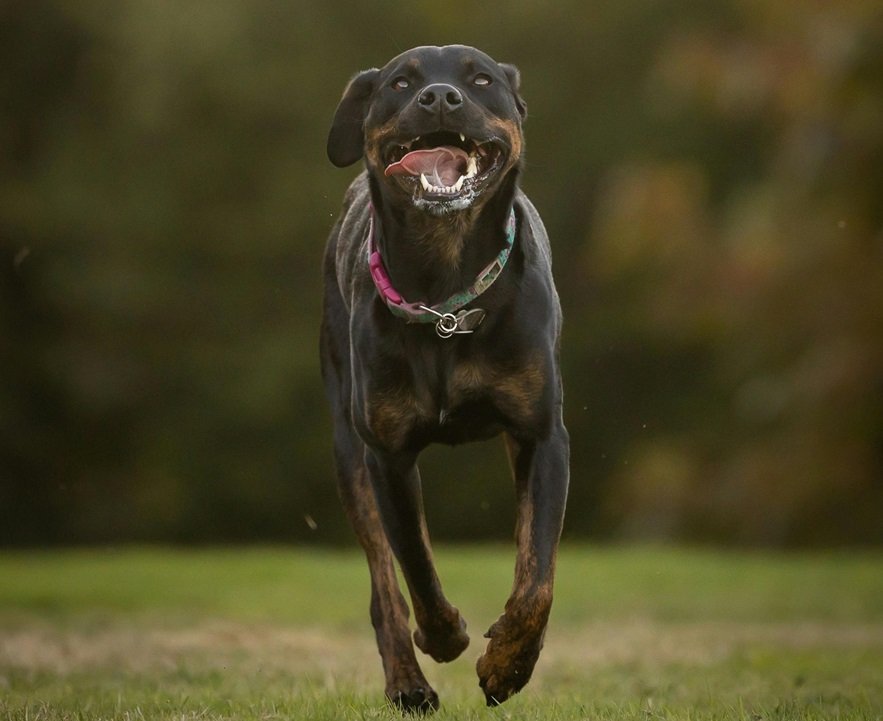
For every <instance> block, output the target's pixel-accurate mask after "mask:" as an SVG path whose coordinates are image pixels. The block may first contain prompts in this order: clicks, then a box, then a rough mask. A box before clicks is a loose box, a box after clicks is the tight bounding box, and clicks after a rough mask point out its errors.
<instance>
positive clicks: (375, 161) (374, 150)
mask: <svg viewBox="0 0 883 721" xmlns="http://www.w3.org/2000/svg"><path fill="white" fill-rule="evenodd" d="M397 123H398V117H394V118H392V119H391V120H388V121H387V122H386V123H384V124H383V125H381V126H380V127H379V128H370V129H369V130H367V131H366V132H365V158H366V159H367V160H368V162H369V163H370V164H371V165H373V166H374V167H376V168H383V167H384V165H383V157H382V156H381V153H380V149H381V147H382V146H383V144H384V142H386V140H387V139H388V138H394V137H396V136H397V135H398V124H397Z"/></svg>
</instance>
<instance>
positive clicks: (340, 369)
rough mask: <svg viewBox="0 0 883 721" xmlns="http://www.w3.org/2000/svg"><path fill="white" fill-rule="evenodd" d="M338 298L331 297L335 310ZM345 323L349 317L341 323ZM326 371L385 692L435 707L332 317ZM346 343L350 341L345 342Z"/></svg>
mask: <svg viewBox="0 0 883 721" xmlns="http://www.w3.org/2000/svg"><path fill="white" fill-rule="evenodd" d="M333 302H334V299H332V301H331V303H328V302H327V301H326V313H332V314H333V311H334V307H333ZM341 325H342V327H343V328H344V329H345V328H346V322H345V321H344V322H343V323H342V324H340V323H338V324H336V329H339V328H340V327H341ZM321 342H322V372H323V376H324V378H325V386H326V390H327V393H328V399H329V401H330V403H331V410H332V416H333V418H334V457H335V465H336V468H337V481H338V492H339V494H340V498H341V501H342V503H343V507H344V510H345V512H346V515H347V517H348V518H349V521H350V524H351V525H352V527H353V530H354V531H355V534H356V538H357V539H358V541H359V543H360V544H361V546H362V548H363V550H364V551H365V556H366V558H367V561H368V569H369V572H370V575H371V623H372V624H373V626H374V631H375V635H376V637H377V648H378V650H379V651H380V657H381V659H382V662H383V672H384V675H385V677H386V696H387V698H388V699H389V700H390V702H391V703H393V704H394V705H395V706H397V707H399V708H401V709H402V710H404V711H432V710H435V709H437V708H438V695H437V694H436V693H435V691H434V690H433V689H432V687H431V686H430V685H429V682H428V681H427V680H426V677H425V676H424V675H423V671H422V670H421V669H420V665H419V664H418V663H417V657H416V655H415V653H414V646H413V644H412V642H411V634H410V629H409V626H408V604H407V603H406V601H405V598H404V596H403V595H402V593H401V591H400V589H399V584H398V579H397V578H396V573H395V567H394V565H393V554H392V550H391V549H390V546H389V543H388V541H387V540H386V535H385V534H384V532H383V526H382V524H381V522H380V515H379V513H378V510H377V503H376V501H375V500H374V492H373V490H372V488H371V485H370V482H369V479H368V472H367V469H366V468H365V460H364V458H365V448H364V444H363V443H362V441H361V439H359V437H358V436H357V435H356V433H355V431H354V430H353V428H352V424H351V421H350V412H349V407H348V404H347V402H346V399H348V398H349V377H350V376H349V367H348V365H349V364H348V360H347V359H348V357H349V355H348V353H347V352H344V353H339V352H338V350H339V349H340V348H341V346H340V345H339V342H340V338H335V333H334V330H332V328H331V327H330V326H329V323H328V319H327V318H326V321H325V323H323V327H322V341H321ZM344 347H345V346H344Z"/></svg>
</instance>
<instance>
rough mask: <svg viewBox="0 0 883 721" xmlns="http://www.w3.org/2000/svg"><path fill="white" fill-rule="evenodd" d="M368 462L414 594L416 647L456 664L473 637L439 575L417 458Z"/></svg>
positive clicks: (370, 457)
mask: <svg viewBox="0 0 883 721" xmlns="http://www.w3.org/2000/svg"><path fill="white" fill-rule="evenodd" d="M366 460H367V465H368V470H369V472H370V474H371V480H372V483H373V485H374V491H375V495H376V498H377V504H378V506H379V508H380V514H381V518H382V520H383V526H384V529H385V530H386V535H387V538H388V539H389V542H390V545H391V546H392V549H393V552H394V553H395V555H396V558H397V559H398V561H399V564H400V566H401V568H402V573H403V575H404V577H405V582H406V583H407V584H408V590H409V591H410V593H411V603H412V605H413V607H414V617H415V619H416V621H417V630H416V631H415V632H414V643H416V644H417V647H418V648H419V649H420V650H421V651H423V652H424V653H426V654H429V655H430V656H431V657H432V658H434V659H435V660H436V661H452V660H453V659H455V658H457V656H459V655H460V654H461V653H462V652H463V650H464V649H465V648H466V647H467V646H468V645H469V636H468V635H467V634H466V623H465V621H464V620H463V619H462V617H461V616H460V612H459V611H458V610H457V609H456V608H455V607H454V606H452V605H451V604H450V602H448V600H447V599H446V598H445V596H444V593H443V592H442V588H441V582H440V581H439V578H438V574H437V573H436V571H435V565H434V564H433V560H432V550H431V548H430V544H429V533H428V531H427V528H426V519H425V517H424V513H423V495H422V490H421V486H420V474H419V472H418V470H417V465H416V457H415V456H414V455H412V454H400V453H399V454H391V453H384V452H377V451H372V450H368V451H367V453H366Z"/></svg>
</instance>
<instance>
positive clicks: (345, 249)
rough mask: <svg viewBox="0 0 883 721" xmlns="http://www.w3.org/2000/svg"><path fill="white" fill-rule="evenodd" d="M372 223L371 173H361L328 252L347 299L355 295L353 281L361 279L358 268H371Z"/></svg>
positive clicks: (346, 200)
mask: <svg viewBox="0 0 883 721" xmlns="http://www.w3.org/2000/svg"><path fill="white" fill-rule="evenodd" d="M370 223H371V192H370V189H369V186H368V173H367V171H363V172H362V173H360V174H359V175H358V176H357V177H356V178H355V179H354V180H353V182H352V183H350V186H349V188H347V191H346V194H345V195H344V198H343V206H342V207H341V211H340V217H339V218H338V220H337V223H336V224H335V227H334V229H333V230H332V232H331V235H330V237H329V241H328V253H329V255H330V256H331V257H332V258H333V260H334V269H335V274H336V276H337V283H338V286H339V287H340V291H341V293H342V295H343V297H344V299H348V298H349V297H350V294H351V292H352V288H351V287H350V286H351V284H352V283H353V279H354V278H357V277H360V275H366V274H359V273H358V272H357V266H358V265H359V264H364V265H365V266H366V268H367V247H366V245H365V244H366V243H367V241H368V229H369V225H370Z"/></svg>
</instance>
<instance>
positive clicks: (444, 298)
mask: <svg viewBox="0 0 883 721" xmlns="http://www.w3.org/2000/svg"><path fill="white" fill-rule="evenodd" d="M518 88H519V75H518V71H517V70H516V68H514V67H513V66H511V65H505V64H502V63H497V62H495V61H494V60H492V59H491V58H490V57H488V56H487V55H485V54H484V53H482V52H480V51H478V50H475V49H474V48H469V47H464V46H446V47H420V48H415V49H413V50H409V51H407V52H405V53H403V54H402V55H399V56H398V57H396V58H394V59H393V60H391V61H390V62H389V63H387V64H386V65H385V66H384V67H383V68H382V69H379V70H378V69H372V70H365V71H364V72H361V73H359V74H358V75H356V76H355V77H354V78H353V79H352V81H351V82H350V83H349V85H348V86H347V88H346V90H345V91H344V94H343V98H342V99H341V101H340V105H339V106H338V107H337V111H336V113H335V115H334V120H333V122H332V125H331V132H330V134H329V136H328V157H329V158H330V159H331V162H333V163H334V164H335V165H337V166H338V167H344V166H348V165H351V164H352V163H355V162H356V161H357V160H359V159H360V158H362V157H363V156H364V158H365V165H366V167H367V171H366V172H363V173H362V174H361V175H359V177H358V178H356V180H355V181H354V182H353V184H352V185H351V186H350V188H349V190H348V191H347V194H346V197H345V199H344V206H343V212H342V214H341V216H340V219H339V220H338V222H337V224H336V225H335V227H334V229H333V230H332V232H331V236H330V238H329V241H328V247H327V249H326V254H325V261H324V273H325V308H324V318H323V323H322V337H321V351H322V372H323V377H324V380H325V385H326V390H327V393H328V398H329V401H330V403H331V408H332V413H333V416H334V451H335V460H336V467H337V473H338V480H339V488H340V495H341V497H342V500H343V504H344V507H345V509H346V512H347V515H348V516H349V519H350V521H351V523H352V525H353V528H354V529H355V532H356V535H357V536H358V539H359V541H360V543H361V545H362V546H363V548H364V550H365V554H366V555H367V558H368V565H369V567H370V572H371V620H372V622H373V624H374V628H375V630H376V634H377V645H378V647H379V649H380V655H381V657H382V659H383V668H384V672H385V674H386V695H387V697H388V698H389V699H390V700H391V701H392V702H393V703H395V704H396V705H398V706H400V707H402V708H403V709H417V710H430V709H435V708H437V707H438V696H437V695H436V693H435V691H433V690H432V688H431V687H430V686H429V684H428V683H427V681H426V678H425V677H424V676H423V672H422V671H421V670H420V667H419V665H418V664H417V659H416V657H415V654H414V648H413V646H412V644H411V636H410V632H409V629H408V606H407V604H406V602H405V599H404V598H403V596H402V594H401V592H400V590H399V587H398V583H397V581H396V575H395V571H394V567H393V554H395V558H396V559H398V562H399V564H400V566H401V569H402V572H403V574H404V577H405V580H406V581H407V585H408V590H409V591H410V595H411V602H412V605H413V608H414V615H415V617H416V622H417V630H416V631H415V633H414V642H415V643H416V645H417V646H418V647H419V648H420V649H421V650H422V651H423V652H424V653H427V654H429V655H430V656H432V658H434V659H435V660H436V661H451V660H452V659H454V658H456V657H457V656H459V655H460V653H462V652H463V650H464V649H465V648H466V646H467V645H468V643H469V637H468V636H467V635H466V630H465V629H466V624H465V622H464V621H463V619H462V618H461V617H460V613H459V612H458V611H457V609H456V608H455V607H454V606H452V605H451V604H450V603H449V602H448V600H447V599H446V598H445V596H444V594H443V593H442V589H441V584H440V582H439V579H438V576H437V575H436V572H435V568H434V567H433V561H432V552H431V550H430V546H429V536H428V533H427V529H426V522H425V519H424V516H423V503H422V496H421V489H420V476H419V474H418V470H417V465H416V461H417V455H418V454H419V453H420V451H421V450H422V449H423V448H425V447H426V446H427V445H428V444H430V443H433V442H441V443H450V444H456V443H463V442H466V441H472V440H481V439H486V438H490V437H492V436H495V435H498V434H503V437H504V439H505V442H506V448H507V451H508V454H509V459H510V463H511V467H512V473H513V476H514V478H515V485H516V490H517V494H518V518H517V524H516V540H517V545H518V558H517V562H516V565H515V583H514V586H513V590H512V594H511V596H510V598H509V600H508V601H507V603H506V608H505V613H504V614H503V615H502V616H501V617H500V618H499V619H498V620H497V621H496V622H495V623H494V624H493V625H492V626H491V628H490V630H489V631H488V632H487V634H485V635H486V637H487V638H489V639H490V642H489V643H488V646H487V649H486V650H485V653H484V654H483V655H482V656H481V658H479V659H478V663H477V670H478V676H479V679H480V682H481V687H482V689H483V690H484V693H485V696H486V698H487V702H488V704H489V705H492V704H497V703H501V702H502V701H505V700H506V699H507V698H509V697H510V696H511V695H512V694H514V693H516V692H517V691H519V690H520V689H521V688H522V687H523V686H524V684H525V683H527V681H528V679H529V678H530V676H531V673H532V671H533V668H534V664H535V663H536V661H537V658H538V656H539V653H540V649H541V648H542V645H543V636H544V633H545V628H546V622H547V620H548V617H549V609H550V607H551V605H552V581H553V575H554V570H555V557H556V552H557V547H558V539H559V536H560V534H561V524H562V519H563V516H564V505H565V500H566V496H567V484H568V457H569V445H568V436H567V431H566V430H565V428H564V425H563V422H562V414H561V403H562V388H561V376H560V372H559V368H558V341H559V333H560V328H561V312H560V308H559V304H558V296H557V293H556V291H555V286H554V284H553V282H552V274H551V268H550V254H549V242H548V239H547V237H546V232H545V229H544V228H543V224H542V222H541V220H540V218H539V215H538V214H537V211H536V209H535V208H534V207H533V205H531V203H530V201H529V200H528V199H527V197H526V196H525V195H524V194H523V193H522V192H521V190H520V189H519V188H518V174H519V170H520V166H521V158H522V152H523V145H524V144H523V136H522V132H521V122H522V120H523V119H524V117H525V114H526V106H525V104H524V101H523V100H522V99H521V97H520V96H519V94H518Z"/></svg>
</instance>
